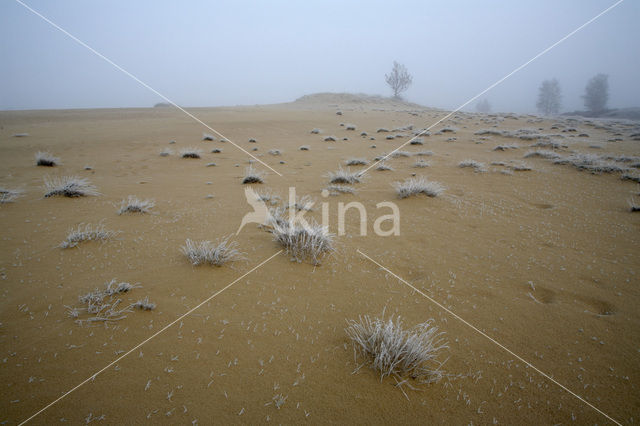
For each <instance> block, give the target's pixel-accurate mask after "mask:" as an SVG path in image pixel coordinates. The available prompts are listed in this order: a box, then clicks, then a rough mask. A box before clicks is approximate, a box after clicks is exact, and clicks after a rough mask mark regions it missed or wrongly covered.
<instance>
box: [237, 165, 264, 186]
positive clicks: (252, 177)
mask: <svg viewBox="0 0 640 426" xmlns="http://www.w3.org/2000/svg"><path fill="white" fill-rule="evenodd" d="M263 176H264V175H263V174H262V172H260V171H258V170H255V169H254V168H253V166H249V167H247V168H246V169H245V172H244V178H242V183H243V184H248V183H264V178H263Z"/></svg>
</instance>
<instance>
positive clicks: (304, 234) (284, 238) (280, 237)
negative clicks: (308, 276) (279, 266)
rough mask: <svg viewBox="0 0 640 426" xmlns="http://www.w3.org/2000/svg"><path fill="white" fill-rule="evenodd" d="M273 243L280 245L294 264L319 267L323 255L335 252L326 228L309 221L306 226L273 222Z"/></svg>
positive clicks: (330, 235)
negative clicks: (302, 263) (299, 263)
mask: <svg viewBox="0 0 640 426" xmlns="http://www.w3.org/2000/svg"><path fill="white" fill-rule="evenodd" d="M272 224H273V230H272V233H273V237H274V241H276V242H277V243H278V244H280V245H281V246H282V247H283V248H284V249H285V250H286V251H287V253H289V254H290V255H291V258H292V260H295V261H296V262H310V263H311V264H313V265H319V264H320V263H321V260H322V259H323V258H324V256H325V255H327V254H329V253H331V252H333V251H334V250H335V248H334V244H333V239H334V235H333V234H331V233H330V232H329V230H328V228H327V227H325V226H322V225H320V224H318V223H316V222H315V221H314V220H310V221H309V223H308V226H303V225H301V224H298V223H294V224H291V223H290V222H288V221H283V220H280V221H273V222H272Z"/></svg>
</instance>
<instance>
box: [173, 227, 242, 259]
mask: <svg viewBox="0 0 640 426" xmlns="http://www.w3.org/2000/svg"><path fill="white" fill-rule="evenodd" d="M230 239H231V235H228V236H226V237H223V238H220V239H218V240H216V241H215V242H211V241H200V242H196V241H191V240H190V239H188V238H187V241H186V242H185V245H184V246H182V247H180V251H181V252H182V253H183V254H184V255H185V256H187V258H188V259H189V261H190V262H191V263H192V264H193V265H202V264H208V265H212V266H222V265H224V264H225V263H226V262H234V261H236V260H241V259H243V255H242V253H240V251H238V249H237V247H238V242H237V241H230Z"/></svg>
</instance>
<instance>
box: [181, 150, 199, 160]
mask: <svg viewBox="0 0 640 426" xmlns="http://www.w3.org/2000/svg"><path fill="white" fill-rule="evenodd" d="M201 154H202V151H201V150H199V149H198V148H184V149H182V150H180V157H182V158H200V155H201Z"/></svg>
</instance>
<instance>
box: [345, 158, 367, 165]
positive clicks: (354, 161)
mask: <svg viewBox="0 0 640 426" xmlns="http://www.w3.org/2000/svg"><path fill="white" fill-rule="evenodd" d="M345 164H346V165H347V166H366V165H367V164H369V161H367V160H366V159H365V158H350V159H348V160H347V161H346V162H345Z"/></svg>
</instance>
